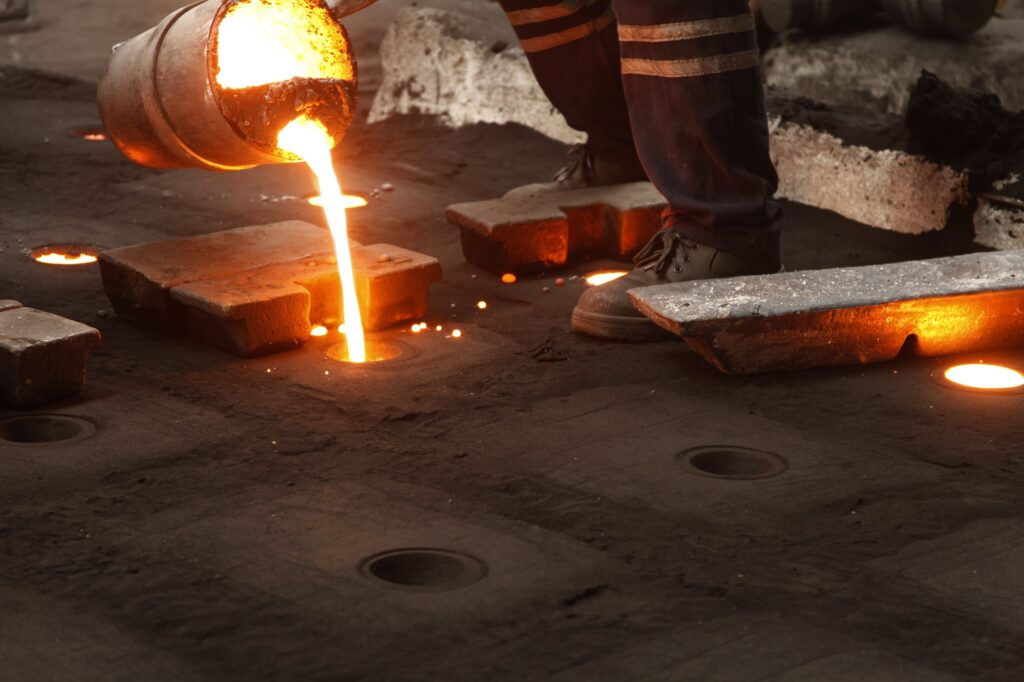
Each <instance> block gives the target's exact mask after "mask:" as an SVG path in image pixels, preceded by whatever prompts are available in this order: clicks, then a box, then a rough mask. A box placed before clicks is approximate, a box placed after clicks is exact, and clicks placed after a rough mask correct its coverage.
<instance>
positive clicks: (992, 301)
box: [629, 251, 1024, 374]
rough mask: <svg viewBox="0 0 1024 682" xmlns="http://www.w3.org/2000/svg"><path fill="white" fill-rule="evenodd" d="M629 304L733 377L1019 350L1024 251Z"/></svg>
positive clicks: (1023, 328) (652, 295) (693, 291)
mask: <svg viewBox="0 0 1024 682" xmlns="http://www.w3.org/2000/svg"><path fill="white" fill-rule="evenodd" d="M629 295H630V298H632V300H633V303H634V304H635V305H636V306H637V308H639V309H640V310H641V311H642V312H643V313H644V314H645V315H647V316H648V317H650V318H651V319H652V320H654V321H655V322H657V323H658V324H659V325H660V326H662V327H663V328H665V329H667V330H669V331H670V332H672V333H674V334H677V335H679V336H681V337H682V338H683V339H684V340H685V341H686V342H687V343H688V344H689V345H690V346H691V347H692V348H693V349H694V350H695V351H697V352H698V353H699V354H700V355H702V356H703V357H704V358H705V359H707V360H708V361H709V362H711V363H712V364H714V365H715V366H716V367H718V368H719V369H721V370H722V371H723V372H727V373H730V374H755V373H759V372H769V371H782V370H795V369H805V368H809V367H825V366H833V365H847V364H858V363H869V362H880V361H884V360H891V359H893V358H895V357H896V356H897V355H898V354H899V353H900V351H901V349H903V348H904V346H905V345H906V344H907V342H908V340H911V344H912V345H911V346H910V348H912V349H913V350H914V351H915V352H916V353H917V354H918V355H922V356H938V355H951V354H956V353H966V352H972V351H977V350H986V349H994V348H1005V347H1012V346H1020V345H1024V251H1008V252H1001V253H983V254H970V255H966V256H955V257H952V258H940V259H935V260H926V261H914V262H908V263H895V264H891V265H874V266H869V267H860V268H843V269H835V270H820V271H814V272H792V273H784V274H780V275H767V276H759V277H737V278H732V279H722V280H708V281H703V282H684V283H678V284H666V285H659V286H653V287H647V288H643V289H633V290H631V291H630V292H629Z"/></svg>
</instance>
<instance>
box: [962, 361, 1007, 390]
mask: <svg viewBox="0 0 1024 682" xmlns="http://www.w3.org/2000/svg"><path fill="white" fill-rule="evenodd" d="M943 376H944V377H945V378H946V379H947V380H948V381H950V382H952V383H954V384H956V385H958V386H963V387H964V388H972V389H975V390H983V391H1006V390H1010V389H1014V388H1021V387H1022V386H1024V374H1022V373H1021V372H1019V371H1018V370H1015V369H1011V368H1010V367H1003V366H1001V365H987V364H984V363H980V362H979V363H971V364H966V365H955V366H953V367H950V368H948V369H947V370H946V371H945V372H943Z"/></svg>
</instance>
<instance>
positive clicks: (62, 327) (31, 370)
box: [0, 307, 100, 408]
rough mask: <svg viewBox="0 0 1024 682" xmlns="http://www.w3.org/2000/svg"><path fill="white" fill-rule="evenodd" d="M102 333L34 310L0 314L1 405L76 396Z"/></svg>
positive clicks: (37, 403) (14, 310) (36, 402)
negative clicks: (90, 356) (90, 353)
mask: <svg viewBox="0 0 1024 682" xmlns="http://www.w3.org/2000/svg"><path fill="white" fill-rule="evenodd" d="M99 344H100V333H99V332H98V331H96V330H95V329H93V328H92V327H88V326H86V325H84V324H81V323H79V322H74V321H72V320H68V319H65V318H63V317H59V316H57V315H52V314H50V313H47V312H43V311H42V310H36V309H35V308H20V307H15V308H10V309H8V310H4V311H2V312H0V403H2V404H4V405H7V406H9V407H19V408H21V407H33V406H37V405H44V404H46V403H51V402H54V401H57V400H60V399H62V398H68V397H70V396H73V395H76V394H77V393H78V392H79V391H81V390H82V386H83V384H84V383H85V369H86V364H87V363H88V361H89V352H90V351H92V349H94V348H95V347H96V346H98V345H99Z"/></svg>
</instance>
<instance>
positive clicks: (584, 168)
mask: <svg viewBox="0 0 1024 682" xmlns="http://www.w3.org/2000/svg"><path fill="white" fill-rule="evenodd" d="M577 175H579V176H581V178H582V180H583V182H585V183H586V182H589V181H590V178H592V177H594V151H593V150H592V149H591V148H590V145H589V144H587V143H583V144H574V145H573V146H572V147H570V148H569V163H567V164H566V165H565V167H564V168H562V169H561V170H560V171H558V172H557V173H555V177H554V180H555V182H566V181H568V180H571V179H572V178H574V177H576V176H577Z"/></svg>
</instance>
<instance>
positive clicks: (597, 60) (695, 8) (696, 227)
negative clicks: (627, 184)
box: [500, 0, 782, 261]
mask: <svg viewBox="0 0 1024 682" xmlns="http://www.w3.org/2000/svg"><path fill="white" fill-rule="evenodd" d="M500 2H501V5H502V8H503V9H504V10H505V12H506V14H507V15H508V18H509V21H510V22H511V23H512V26H513V27H514V28H515V31H516V34H517V35H518V37H519V40H520V43H521V44H522V47H523V50H524V51H525V52H526V54H527V57H528V58H529V60H530V64H531V66H532V67H533V71H534V73H535V74H536V76H537V80H538V81H539V82H540V85H541V87H542V88H543V90H544V92H545V93H546V94H547V96H548V97H549V98H550V99H551V101H552V103H553V104H554V105H555V107H556V108H557V109H558V110H559V111H560V112H562V114H563V115H564V116H565V118H566V121H568V123H569V125H570V126H572V127H573V128H575V129H576V130H580V131H583V132H585V133H587V134H588V135H589V137H590V139H591V141H592V142H593V143H594V144H595V147H596V148H597V149H598V150H600V149H601V148H602V147H606V148H614V147H615V146H616V145H630V146H631V147H635V150H636V153H637V155H638V156H639V158H640V161H641V163H642V164H643V166H644V169H645V171H646V172H647V175H648V177H649V178H650V179H651V182H653V183H654V185H655V187H657V188H658V190H659V191H660V192H661V193H662V194H663V195H664V196H665V197H666V199H668V204H669V208H668V210H667V211H666V214H665V224H666V225H667V226H669V227H672V228H673V229H674V230H676V231H678V232H679V233H681V234H682V235H683V236H685V237H688V238H690V239H692V240H694V241H696V242H699V243H701V244H706V245H708V246H713V247H715V248H718V249H721V250H723V251H727V252H729V253H733V254H736V255H739V256H746V257H750V258H766V259H772V260H773V261H777V260H778V253H779V227H780V224H781V220H782V211H781V209H780V207H779V206H778V204H776V203H775V202H773V201H772V195H773V194H774V193H775V190H776V188H777V186H778V177H777V175H776V173H775V168H774V166H773V165H772V161H771V158H770V157H769V155H768V122H767V117H766V113H765V104H764V86H763V83H762V75H761V68H760V59H759V52H758V48H757V36H756V33H755V30H754V18H753V16H752V14H751V12H750V9H749V7H748V5H747V0H561V1H558V0H500Z"/></svg>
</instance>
